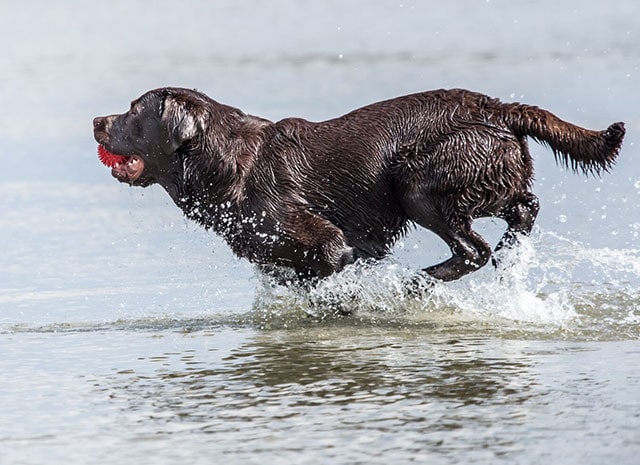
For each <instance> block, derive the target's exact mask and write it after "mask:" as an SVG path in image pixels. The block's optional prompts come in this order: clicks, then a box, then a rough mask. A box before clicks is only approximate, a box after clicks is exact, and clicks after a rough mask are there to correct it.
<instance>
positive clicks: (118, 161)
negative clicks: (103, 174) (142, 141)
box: [98, 145, 129, 168]
mask: <svg viewBox="0 0 640 465" xmlns="http://www.w3.org/2000/svg"><path fill="white" fill-rule="evenodd" d="M98 158H99V159H100V161H101V162H102V164H103V165H104V166H108V167H109V168H113V167H115V166H117V165H123V164H125V163H126V162H127V160H128V159H129V157H125V156H124V155H116V154H115V153H111V152H109V151H108V150H107V149H106V148H104V146H103V145H98Z"/></svg>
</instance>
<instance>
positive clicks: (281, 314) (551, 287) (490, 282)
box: [254, 230, 640, 339]
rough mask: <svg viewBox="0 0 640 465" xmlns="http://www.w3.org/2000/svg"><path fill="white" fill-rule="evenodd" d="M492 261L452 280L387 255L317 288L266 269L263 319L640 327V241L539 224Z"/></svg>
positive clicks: (540, 330)
mask: <svg viewBox="0 0 640 465" xmlns="http://www.w3.org/2000/svg"><path fill="white" fill-rule="evenodd" d="M499 258H500V261H501V265H500V267H499V269H498V270H494V269H492V268H491V267H485V268H483V269H482V270H479V271H478V272H476V273H474V274H472V275H470V276H468V277H465V278H463V279H462V280H460V281H457V282H453V283H431V282H428V281H426V280H423V281H419V286H420V287H421V292H408V291H407V283H408V282H411V281H412V280H414V279H415V277H416V276H415V271H414V270H412V269H408V268H406V267H403V266H402V265H400V264H398V263H396V262H394V261H393V260H392V259H387V260H384V261H381V262H376V263H369V262H365V263H361V264H356V265H354V266H350V267H347V268H346V269H345V270H344V271H343V272H342V273H340V274H337V275H334V276H331V277H329V278H328V279H325V280H324V281H322V282H321V283H319V284H318V285H317V286H316V287H315V288H313V289H310V290H302V289H293V290H292V288H284V287H281V286H278V285H275V284H274V283H273V282H271V281H270V280H268V279H267V278H263V279H262V281H261V283H260V285H259V288H258V291H257V296H256V301H255V304H254V312H255V315H256V317H257V321H258V323H259V326H260V327H265V328H268V327H282V326H288V325H289V326H290V325H298V324H301V322H302V323H304V322H308V319H309V318H312V319H315V320H316V321H328V320H332V319H333V320H336V319H340V316H339V315H340V314H344V313H348V314H350V315H351V318H348V319H347V320H350V321H351V324H387V325H389V324H394V325H428V326H430V327H433V328H438V329H454V330H455V331H460V330H466V329H471V330H474V331H477V330H478V329H484V330H487V331H498V332H501V333H507V332H510V331H512V332H513V331H515V332H517V333H518V334H519V335H522V333H534V334H536V335H538V336H541V337H545V336H557V335H559V334H560V335H564V336H566V337H581V338H595V339H610V338H618V337H620V336H621V335H622V336H623V337H624V338H629V337H631V338H636V337H640V329H639V328H638V325H637V322H638V321H639V320H640V290H639V287H640V286H639V285H638V283H640V251H638V250H634V249H632V250H614V249H608V248H605V249H592V248H589V247H588V246H586V245H584V244H581V243H579V242H575V241H571V240H570V239H567V238H564V237H561V236H559V235H557V234H555V233H545V232H541V231H540V230H536V231H535V232H534V234H533V235H532V236H531V237H527V238H522V241H521V245H520V246H519V247H518V248H515V249H511V250H505V251H503V252H502V253H501V256H500V257H499Z"/></svg>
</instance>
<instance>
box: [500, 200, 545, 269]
mask: <svg viewBox="0 0 640 465" xmlns="http://www.w3.org/2000/svg"><path fill="white" fill-rule="evenodd" d="M539 210H540V203H539V202H538V198H537V197H536V196H535V195H533V194H532V193H531V192H527V193H526V194H525V195H524V196H523V197H521V198H520V199H519V200H518V201H517V202H515V203H512V204H511V205H509V206H508V207H506V208H504V209H503V210H502V211H501V212H500V214H499V215H498V216H499V217H500V218H502V219H504V220H505V221H506V222H507V230H506V231H505V233H504V235H503V236H502V238H501V239H500V241H499V242H498V245H497V246H496V249H495V251H496V252H498V251H499V250H500V249H502V248H504V247H508V248H511V247H514V246H516V245H517V244H518V236H519V235H525V236H528V235H529V233H530V232H531V229H532V228H533V223H534V222H535V220H536V217H537V216H538V211H539ZM492 262H493V265H494V266H498V265H499V260H498V259H496V258H495V257H494V258H493V260H492Z"/></svg>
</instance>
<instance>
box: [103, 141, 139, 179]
mask: <svg viewBox="0 0 640 465" xmlns="http://www.w3.org/2000/svg"><path fill="white" fill-rule="evenodd" d="M98 158H99V159H100V161H101V162H102V164H103V165H105V166H107V167H109V168H111V175H112V176H113V177H114V178H116V179H117V180H118V181H120V182H126V183H129V184H132V183H133V182H134V181H135V180H136V179H138V178H139V177H140V175H141V174H142V172H143V171H144V160H143V159H142V158H141V157H139V156H137V155H131V156H125V155H117V154H115V153H111V152H109V151H108V150H107V149H106V148H105V147H104V146H103V145H98Z"/></svg>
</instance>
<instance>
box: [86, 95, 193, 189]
mask: <svg viewBox="0 0 640 465" xmlns="http://www.w3.org/2000/svg"><path fill="white" fill-rule="evenodd" d="M205 99H206V97H205V96H204V95H203V94H201V93H199V92H196V91H193V90H188V89H179V88H162V89H156V90H152V91H149V92H147V93H145V94H144V95H142V96H141V97H140V98H138V99H136V100H134V101H133V102H132V103H131V108H130V109H129V111H127V112H126V113H123V114H120V115H111V116H98V117H97V118H94V120H93V134H94V137H95V139H96V141H97V142H98V144H100V145H101V146H102V147H104V149H106V151H108V152H111V154H117V155H119V156H120V157H118V156H116V157H113V158H112V160H113V162H112V163H110V165H112V166H113V167H112V171H111V174H112V175H113V176H114V177H115V178H116V179H118V180H119V181H120V182H124V183H128V184H130V185H135V186H142V187H146V186H148V185H150V184H153V183H156V182H161V181H162V179H163V178H167V177H171V176H172V173H173V172H174V171H175V166H176V163H178V162H179V160H177V158H178V157H177V155H176V154H177V152H178V151H179V149H180V147H181V146H183V145H184V144H185V143H187V142H188V141H190V140H192V139H194V138H195V137H196V136H198V134H200V133H201V132H202V126H203V124H204V123H203V118H204V113H203V108H204V107H205V105H204V102H205ZM103 151H104V150H103Z"/></svg>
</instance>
